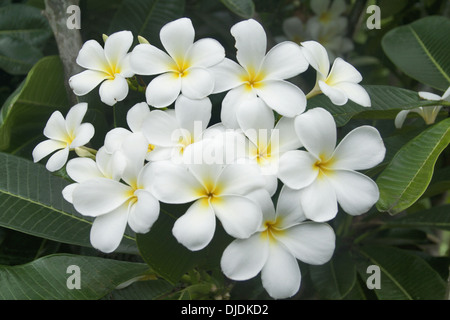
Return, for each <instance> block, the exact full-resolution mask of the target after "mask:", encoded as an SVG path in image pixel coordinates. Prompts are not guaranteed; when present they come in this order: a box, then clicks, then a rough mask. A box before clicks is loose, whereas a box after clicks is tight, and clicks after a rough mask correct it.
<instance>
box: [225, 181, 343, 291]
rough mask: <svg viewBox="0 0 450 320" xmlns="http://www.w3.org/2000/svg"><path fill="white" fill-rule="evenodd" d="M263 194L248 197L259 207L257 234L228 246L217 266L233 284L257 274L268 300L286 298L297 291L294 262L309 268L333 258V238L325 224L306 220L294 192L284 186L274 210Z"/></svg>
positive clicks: (297, 280)
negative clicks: (298, 261)
mask: <svg viewBox="0 0 450 320" xmlns="http://www.w3.org/2000/svg"><path fill="white" fill-rule="evenodd" d="M264 192H265V191H256V192H253V193H252V194H250V195H249V196H250V197H251V198H254V199H255V200H256V201H257V202H258V203H259V204H260V206H261V208H262V212H263V220H262V223H261V225H260V227H259V229H258V231H257V232H256V233H255V234H253V235H252V236H251V237H249V238H247V239H236V240H234V241H233V242H232V243H231V244H230V245H228V247H227V248H226V249H225V251H224V252H223V255H222V259H221V262H220V264H221V268H222V271H223V273H224V274H225V275H226V276H227V277H228V278H230V279H233V280H237V281H242V280H248V279H251V278H253V277H255V276H256V275H258V273H261V280H262V284H263V287H264V288H265V289H266V291H267V293H268V294H269V295H270V296H271V297H272V298H274V299H284V298H289V297H291V296H293V295H294V294H295V293H297V291H298V290H299V288H300V283H301V273H300V269H299V266H298V263H297V259H298V260H300V261H303V262H305V263H308V264H312V265H321V264H324V263H326V262H327V261H329V260H330V259H331V257H332V255H333V252H334V249H335V239H336V236H335V234H334V231H333V229H332V228H331V227H330V226H329V225H328V224H326V223H318V222H310V221H306V217H305V215H304V214H303V211H302V206H301V204H300V201H299V198H298V195H297V192H296V191H294V190H291V189H289V188H287V187H286V186H284V187H283V189H282V190H281V192H280V195H279V198H278V202H277V206H276V210H275V208H274V205H273V203H272V200H271V199H270V196H269V195H268V193H267V192H266V193H264Z"/></svg>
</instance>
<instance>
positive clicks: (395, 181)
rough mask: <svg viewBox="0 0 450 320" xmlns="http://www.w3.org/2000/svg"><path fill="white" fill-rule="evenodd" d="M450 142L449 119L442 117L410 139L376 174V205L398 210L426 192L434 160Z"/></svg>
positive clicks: (389, 210) (384, 208)
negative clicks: (382, 169)
mask: <svg viewBox="0 0 450 320" xmlns="http://www.w3.org/2000/svg"><path fill="white" fill-rule="evenodd" d="M449 143H450V119H446V120H443V121H441V122H439V123H437V124H435V125H434V126H432V127H430V128H429V129H427V130H425V131H423V132H422V133H421V134H419V135H418V136H417V137H416V138H414V139H412V140H411V141H409V142H408V143H407V144H406V145H405V146H403V147H402V148H401V149H400V150H399V151H398V152H397V153H396V155H395V156H394V158H393V159H392V161H391V162H390V163H389V165H388V166H387V167H386V169H385V170H384V171H383V172H382V173H381V174H380V176H379V177H378V178H377V184H378V187H379V189H380V199H379V200H378V202H377V208H378V210H380V211H387V212H389V213H390V214H396V213H399V212H401V211H402V210H404V209H406V208H408V207H409V206H411V205H412V204H413V203H414V202H416V201H417V199H419V198H420V196H421V195H422V194H423V193H424V192H425V190H426V188H427V186H428V184H429V183H430V180H431V177H432V176H433V170H434V164H435V163H436V160H437V158H438V156H439V155H440V154H441V152H442V151H443V150H444V149H445V148H446V147H447V145H448V144H449Z"/></svg>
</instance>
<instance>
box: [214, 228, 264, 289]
mask: <svg viewBox="0 0 450 320" xmlns="http://www.w3.org/2000/svg"><path fill="white" fill-rule="evenodd" d="M268 256H269V243H268V241H265V239H264V238H263V237H262V236H261V234H259V233H256V234H254V235H253V236H251V237H250V238H248V239H244V240H242V239H236V240H234V241H233V242H231V243H230V244H229V245H228V247H226V249H225V250H224V252H223V254H222V258H221V260H220V266H221V268H222V271H223V273H224V274H225V276H227V277H228V278H230V279H232V280H237V281H240V280H248V279H251V278H253V277H255V276H256V275H257V274H258V273H259V272H260V271H261V269H262V268H263V266H264V264H265V263H266V261H267V257H268Z"/></svg>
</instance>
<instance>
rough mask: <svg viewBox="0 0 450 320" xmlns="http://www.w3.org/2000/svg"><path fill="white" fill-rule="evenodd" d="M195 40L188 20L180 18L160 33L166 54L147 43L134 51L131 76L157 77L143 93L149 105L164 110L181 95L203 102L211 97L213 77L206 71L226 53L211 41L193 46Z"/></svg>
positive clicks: (203, 40)
mask: <svg viewBox="0 0 450 320" xmlns="http://www.w3.org/2000/svg"><path fill="white" fill-rule="evenodd" d="M194 38H195V30H194V27H193V25H192V22H191V20H190V19H188V18H181V19H178V20H175V21H172V22H170V23H168V24H166V25H165V26H164V27H163V28H162V29H161V31H160V39H161V42H162V45H163V46H164V48H165V49H166V51H167V53H166V52H164V51H162V50H160V49H158V48H157V47H155V46H153V45H151V44H147V43H141V44H139V45H137V46H136V47H135V48H134V49H133V53H132V57H131V66H132V68H133V70H134V72H135V73H137V74H141V75H157V76H156V77H155V78H154V79H153V80H151V82H150V83H149V84H148V86H147V89H146V93H145V95H146V98H147V103H148V104H149V105H151V106H153V107H156V108H163V107H167V106H169V105H170V104H172V103H173V102H174V101H175V100H176V99H177V97H178V95H179V94H180V92H181V93H182V94H183V95H185V96H186V97H188V98H190V99H203V98H205V97H207V96H208V95H210V94H211V93H212V91H213V88H214V76H213V74H212V72H211V71H210V70H209V68H210V67H212V66H214V65H216V64H217V63H219V62H221V61H222V60H223V59H224V58H225V49H224V48H223V47H222V45H221V44H220V43H219V42H218V41H216V40H214V39H210V38H206V39H200V40H197V41H195V42H194Z"/></svg>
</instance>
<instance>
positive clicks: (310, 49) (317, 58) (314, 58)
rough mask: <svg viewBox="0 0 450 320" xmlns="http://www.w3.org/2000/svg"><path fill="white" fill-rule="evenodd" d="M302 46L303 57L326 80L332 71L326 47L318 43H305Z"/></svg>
mask: <svg viewBox="0 0 450 320" xmlns="http://www.w3.org/2000/svg"><path fill="white" fill-rule="evenodd" d="M301 45H302V47H303V50H302V52H303V55H304V56H305V58H306V60H307V61H308V62H309V64H310V65H311V67H313V68H314V69H315V70H316V71H317V72H319V73H320V74H321V76H322V77H323V78H326V77H327V75H328V72H329V70H330V61H329V59H328V53H327V50H326V49H325V47H324V46H322V45H321V44H320V43H319V42H317V41H305V42H302V43H301Z"/></svg>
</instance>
